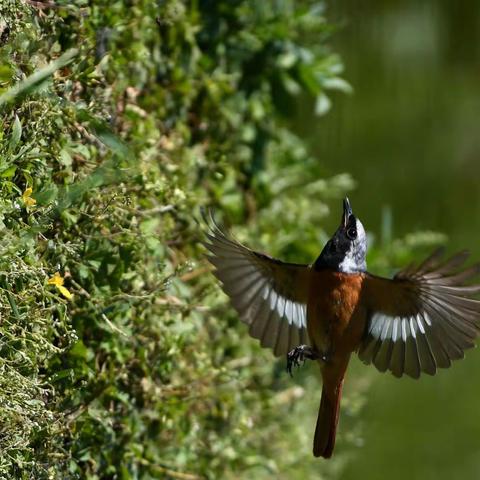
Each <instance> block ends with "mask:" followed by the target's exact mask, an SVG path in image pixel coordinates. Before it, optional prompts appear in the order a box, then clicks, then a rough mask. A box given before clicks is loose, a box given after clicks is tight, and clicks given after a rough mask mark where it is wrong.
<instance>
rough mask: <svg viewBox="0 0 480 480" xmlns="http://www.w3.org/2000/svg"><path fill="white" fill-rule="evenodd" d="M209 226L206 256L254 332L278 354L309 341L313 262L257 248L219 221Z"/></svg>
mask: <svg viewBox="0 0 480 480" xmlns="http://www.w3.org/2000/svg"><path fill="white" fill-rule="evenodd" d="M204 220H205V222H206V224H207V226H208V232H207V233H206V238H207V241H205V242H203V244H204V246H205V247H206V248H207V250H208V251H209V254H208V255H207V259H208V260H209V262H210V263H211V264H212V265H213V266H214V267H215V271H214V274H215V276H216V277H217V278H218V279H219V280H220V281H221V283H222V288H223V290H224V292H225V293H226V294H227V295H228V296H229V297H230V300H231V303H232V305H233V307H234V308H235V309H236V310H237V312H238V314H239V316H240V319H241V320H242V321H243V322H244V323H246V324H248V325H249V334H250V335H251V336H252V337H254V338H257V339H259V340H260V343H261V345H262V346H263V347H269V348H272V349H273V351H274V354H275V355H277V356H278V355H285V354H286V353H287V352H289V351H290V350H291V349H292V348H294V347H296V346H297V345H299V344H309V340H308V334H307V330H306V327H307V309H306V303H307V296H308V290H309V282H310V267H309V266H308V265H298V264H292V263H284V262H281V261H280V260H276V259H274V258H271V257H269V256H268V255H265V254H263V253H259V252H255V251H253V250H250V249H249V248H247V247H245V246H244V245H242V244H240V243H239V242H237V241H236V240H234V239H233V238H232V237H231V236H230V235H229V234H228V233H226V232H224V231H223V230H222V229H221V228H220V227H219V226H218V225H217V223H216V222H215V220H214V218H213V216H212V215H210V216H209V218H207V217H206V216H204Z"/></svg>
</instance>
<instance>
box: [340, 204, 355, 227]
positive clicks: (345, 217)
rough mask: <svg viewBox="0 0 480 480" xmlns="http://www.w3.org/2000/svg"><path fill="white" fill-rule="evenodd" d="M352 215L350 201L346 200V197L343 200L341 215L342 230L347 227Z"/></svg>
mask: <svg viewBox="0 0 480 480" xmlns="http://www.w3.org/2000/svg"><path fill="white" fill-rule="evenodd" d="M352 214H353V212H352V207H351V206H350V201H349V200H348V197H345V198H344V200H343V215H342V225H343V227H344V228H346V227H347V223H348V219H349V218H350V215H352Z"/></svg>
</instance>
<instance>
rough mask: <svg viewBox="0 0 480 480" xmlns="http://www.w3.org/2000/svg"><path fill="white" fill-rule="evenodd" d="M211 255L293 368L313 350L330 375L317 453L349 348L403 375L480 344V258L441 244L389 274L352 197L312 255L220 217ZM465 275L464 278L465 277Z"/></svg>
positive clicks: (446, 363) (326, 451) (330, 440)
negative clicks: (372, 267)
mask: <svg viewBox="0 0 480 480" xmlns="http://www.w3.org/2000/svg"><path fill="white" fill-rule="evenodd" d="M205 221H206V222H207V224H208V226H209V232H208V233H207V238H208V241H205V242H204V245H205V246H206V248H207V249H208V250H209V251H210V255H209V256H208V259H209V261H210V262H211V263H212V264H213V265H214V266H215V271H214V273H215V275H216V276H217V278H218V279H219V280H220V281H221V283H222V288H223V290H224V291H225V293H226V294H227V295H228V296H229V297H230V300H231V303H232V305H233V307H234V308H235V309H236V311H237V312H238V314H239V316H240V319H241V320H242V321H243V322H245V323H246V324H248V325H249V333H250V335H251V336H252V337H254V338H256V339H259V340H260V342H261V345H262V346H263V347H268V348H271V349H273V353H274V355H275V356H281V355H286V358H287V370H288V371H289V372H290V373H291V372H292V368H293V367H294V366H298V365H299V364H300V363H301V362H302V361H305V360H306V359H311V360H316V361H317V362H318V364H319V365H320V370H321V374H322V379H323V388H322V396H321V401H320V408H319V413H318V419H317V423H316V428H315V435H314V441H313V454H314V455H315V456H316V457H324V458H330V457H331V456H332V453H333V449H334V446H335V436H336V430H337V424H338V418H339V411H340V398H341V394H342V386H343V381H344V377H345V373H346V369H347V366H348V362H349V360H350V357H351V354H352V353H354V352H356V353H357V354H358V356H359V357H360V359H361V360H362V361H363V362H364V363H366V364H372V365H374V366H375V367H376V368H377V369H378V370H379V371H381V372H385V371H387V370H388V371H390V372H391V373H392V374H393V375H395V376H396V377H402V376H403V375H408V376H410V377H413V378H419V377H420V375H421V374H422V373H424V374H427V375H435V373H436V372H437V370H438V369H439V368H448V367H450V365H451V363H452V361H453V360H457V359H460V358H463V357H464V351H465V350H466V349H468V348H471V347H473V346H474V340H475V339H476V337H477V336H478V333H479V330H480V301H479V300H476V299H475V298H472V296H474V295H475V294H477V293H478V292H480V284H478V283H477V284H469V283H468V282H469V281H470V280H472V279H473V278H474V277H476V276H477V275H478V274H479V273H480V264H476V265H473V266H471V267H469V268H463V269H462V268H461V267H462V265H463V264H464V263H465V261H466V259H467V257H468V252H465V251H464V252H460V253H458V254H456V255H454V256H453V257H451V258H449V259H448V260H445V259H444V258H443V256H444V252H443V249H438V250H436V251H435V252H434V253H433V254H432V255H431V256H430V257H428V258H427V259H426V260H425V261H424V262H423V263H421V264H420V265H413V264H412V265H410V266H408V267H407V268H405V269H404V270H402V271H400V272H399V273H397V274H396V275H395V276H394V277H393V278H392V279H388V278H382V277H379V276H376V275H372V274H371V273H369V272H367V264H366V253H367V238H366V235H365V230H364V228H363V225H362V223H361V222H360V220H359V219H358V218H357V217H356V216H355V215H354V214H353V212H352V209H351V207H350V202H349V201H348V198H345V200H344V201H343V214H342V218H341V222H340V226H339V227H338V229H337V231H336V232H335V233H334V235H333V236H332V238H331V239H330V240H329V241H328V242H327V243H326V245H325V247H324V248H323V250H322V252H321V253H320V255H319V257H318V258H317V259H316V260H315V262H314V263H312V264H311V265H301V264H294V263H285V262H282V261H280V260H277V259H275V258H272V257H270V256H268V255H265V254H263V253H259V252H255V251H253V250H251V249H249V248H247V247H245V246H244V245H242V244H240V243H239V242H237V241H236V240H235V239H233V238H232V237H231V236H230V235H229V234H228V233H227V232H225V231H224V230H222V229H221V228H220V227H219V226H218V225H217V223H216V222H215V220H214V218H213V215H210V218H205ZM466 282H467V284H466Z"/></svg>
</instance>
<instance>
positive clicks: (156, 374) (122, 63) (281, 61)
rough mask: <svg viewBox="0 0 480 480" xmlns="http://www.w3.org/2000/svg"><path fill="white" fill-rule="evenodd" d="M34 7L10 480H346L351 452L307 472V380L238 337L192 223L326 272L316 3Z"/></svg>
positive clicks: (16, 29) (328, 67)
mask: <svg viewBox="0 0 480 480" xmlns="http://www.w3.org/2000/svg"><path fill="white" fill-rule="evenodd" d="M30 3H31V4H32V5H30V4H29V2H24V1H21V0H18V1H13V0H10V1H9V2H6V3H5V2H4V4H3V6H2V7H0V17H1V22H0V38H1V40H0V43H1V45H0V95H1V96H0V109H1V111H2V120H1V122H2V128H1V131H0V178H1V183H0V221H1V224H0V225H1V227H2V250H1V256H0V289H1V295H0V318H1V320H2V321H1V324H0V335H1V343H0V370H1V373H2V375H1V380H0V422H1V432H2V433H1V439H2V442H1V445H0V449H1V453H2V455H1V457H0V458H1V459H0V475H1V476H2V478H89V479H99V478H119V479H120V478H121V479H134V478H145V479H147V478H184V479H194V478H253V477H255V478H271V477H272V476H275V478H293V476H298V478H305V477H307V476H309V475H315V476H316V477H318V474H319V472H321V473H322V474H325V475H328V474H329V472H330V473H332V472H338V470H339V469H340V468H341V466H342V462H344V461H345V458H346V457H345V456H342V454H341V450H342V448H340V449H339V450H340V452H339V454H338V458H337V460H334V461H333V462H332V463H331V464H330V465H329V466H328V467H327V466H325V465H324V464H319V463H318V462H316V461H314V460H313V459H312V458H311V456H310V450H311V448H310V443H311V434H312V432H311V431H310V426H311V422H310V421H306V420H305V414H304V412H305V410H308V412H309V415H310V414H311V415H312V421H313V416H314V415H315V409H316V408H317V402H318V399H317V396H318V394H319V387H318V385H317V384H316V383H315V382H316V379H315V378H308V377H307V376H306V375H305V374H303V373H302V374H300V376H299V380H296V381H295V383H293V384H292V381H291V380H290V379H289V378H287V377H286V375H285V374H284V373H283V372H282V369H283V363H282V362H278V363H275V362H274V361H273V360H272V356H271V354H270V353H269V352H264V351H261V349H260V348H259V346H258V345H257V344H256V343H255V342H253V341H251V340H250V339H248V338H247V335H246V330H245V328H244V327H243V326H240V325H239V324H238V320H237V319H236V317H235V315H234V314H233V313H232V312H231V310H230V309H228V307H227V306H226V301H225V298H224V297H223V296H219V295H218V293H219V289H218V286H217V285H216V282H215V280H214V278H213V276H212V275H210V274H208V273H207V272H208V267H207V266H206V263H205V262H204V260H203V259H202V250H201V248H200V247H199V246H198V240H199V238H200V236H199V228H198V225H197V223H196V220H195V219H196V218H197V217H198V207H199V206H202V205H213V206H216V207H217V208H218V210H221V211H223V212H226V213H227V216H228V218H229V219H231V220H233V221H234V222H236V223H239V224H242V225H243V227H242V229H240V230H237V231H238V234H239V237H240V238H241V239H244V240H248V241H249V242H250V243H251V244H253V245H255V244H256V245H257V246H260V245H269V248H270V249H271V253H273V254H277V255H281V256H283V257H284V258H290V257H291V258H295V259H296V260H297V261H299V260H302V259H303V260H305V261H311V260H312V259H313V258H314V256H315V255H316V254H317V253H318V250H319V245H320V244H321V243H322V240H323V239H324V238H325V233H324V232H323V231H321V229H320V228H319V222H320V221H321V220H322V219H324V218H325V216H326V215H327V214H328V206H327V203H326V201H328V200H329V199H332V198H334V199H336V198H339V197H340V196H341V195H342V194H343V193H344V192H345V191H346V190H348V189H350V188H352V186H353V182H352V180H351V178H350V177H349V176H348V175H347V174H341V175H338V176H336V177H334V178H328V179H327V178H324V176H323V174H322V170H321V166H320V165H319V163H318V161H317V160H315V159H313V158H311V157H310V156H309V155H308V152H307V151H306V149H305V147H304V145H303V144H302V142H301V141H300V140H299V139H298V138H296V137H295V135H294V134H293V133H292V132H291V130H290V129H289V127H290V125H289V123H288V117H289V115H290V113H291V112H292V109H294V105H295V98H296V97H297V96H298V95H299V94H300V93H302V94H307V95H309V96H310V98H311V100H312V102H316V104H317V111H318V113H325V112H326V110H327V109H328V105H329V100H328V97H327V96H326V93H327V92H328V90H329V89H337V90H338V89H340V90H343V91H348V90H349V87H348V85H347V84H346V83H345V82H344V81H343V80H342V79H341V78H339V77H338V75H339V74H340V73H341V65H340V63H339V60H338V58H337V57H336V56H335V55H332V54H331V53H329V51H328V50H327V49H326V47H325V40H326V38H327V37H328V34H329V32H330V31H331V26H329V25H328V23H326V21H325V19H324V18H323V16H322V11H323V10H322V8H323V4H322V3H318V2H313V1H307V0H305V1H299V2H293V0H292V1H289V0H282V1H266V2H256V1H253V0H235V1H229V0H225V1H213V0H199V1H194V2H193V1H192V2H189V1H174V0H167V1H161V2H151V1H147V0H139V1H137V2H127V1H120V0H116V1H113V2H102V1H100V0H96V1H94V0H92V1H89V2H87V1H83V0H76V1H74V2H64V1H61V0H58V1H56V2H45V4H46V5H45V6H39V3H40V2H30ZM47 4H48V5H50V6H48V5H47ZM308 38H313V39H314V41H312V42H309V41H307V39H308ZM28 188H31V189H32V194H31V195H30V196H29V193H28V192H29V191H28ZM252 219H255V222H252V223H249V222H248V221H249V220H252ZM247 232H249V233H247ZM260 232H261V233H262V236H261V237H260ZM55 272H59V274H60V277H61V278H62V279H64V284H63V287H64V288H66V289H67V292H65V290H62V289H61V287H62V285H57V286H56V285H55V284H54V281H53V280H51V281H50V282H49V281H48V280H49V279H52V278H53V276H54V274H55ZM68 292H71V293H72V294H73V297H72V298H71V299H68V298H67V297H68ZM292 385H293V386H292ZM307 391H309V392H313V393H314V395H306V392H307ZM301 397H303V398H301ZM300 398H301V400H300ZM358 405H359V400H358V399H355V396H353V397H351V398H350V399H349V398H347V400H346V402H345V408H346V409H347V410H351V411H352V412H355V411H357V410H358ZM353 427H354V426H353V425H352V431H356V430H355V429H354V428H353ZM355 441H356V436H355V435H353V436H352V435H351V436H350V437H349V436H348V435H346V436H345V437H342V438H341V439H340V444H341V445H343V446H344V450H347V451H348V448H347V447H346V445H348V444H352V443H354V442H355Z"/></svg>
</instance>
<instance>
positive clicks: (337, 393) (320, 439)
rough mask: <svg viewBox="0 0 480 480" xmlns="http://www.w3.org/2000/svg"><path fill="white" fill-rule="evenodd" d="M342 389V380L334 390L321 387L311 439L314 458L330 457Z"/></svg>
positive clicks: (333, 444)
mask: <svg viewBox="0 0 480 480" xmlns="http://www.w3.org/2000/svg"><path fill="white" fill-rule="evenodd" d="M342 387H343V378H342V380H341V381H340V382H339V383H338V384H337V385H335V387H334V388H330V387H329V386H327V385H324V386H323V389H322V399H321V401H320V409H319V411H318V418H317V426H316V427H315V437H314V439H313V454H314V455H315V456H316V457H324V458H330V457H331V456H332V453H333V447H334V446H335V436H336V433H337V424H338V415H339V413H340V399H341V397H342Z"/></svg>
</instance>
